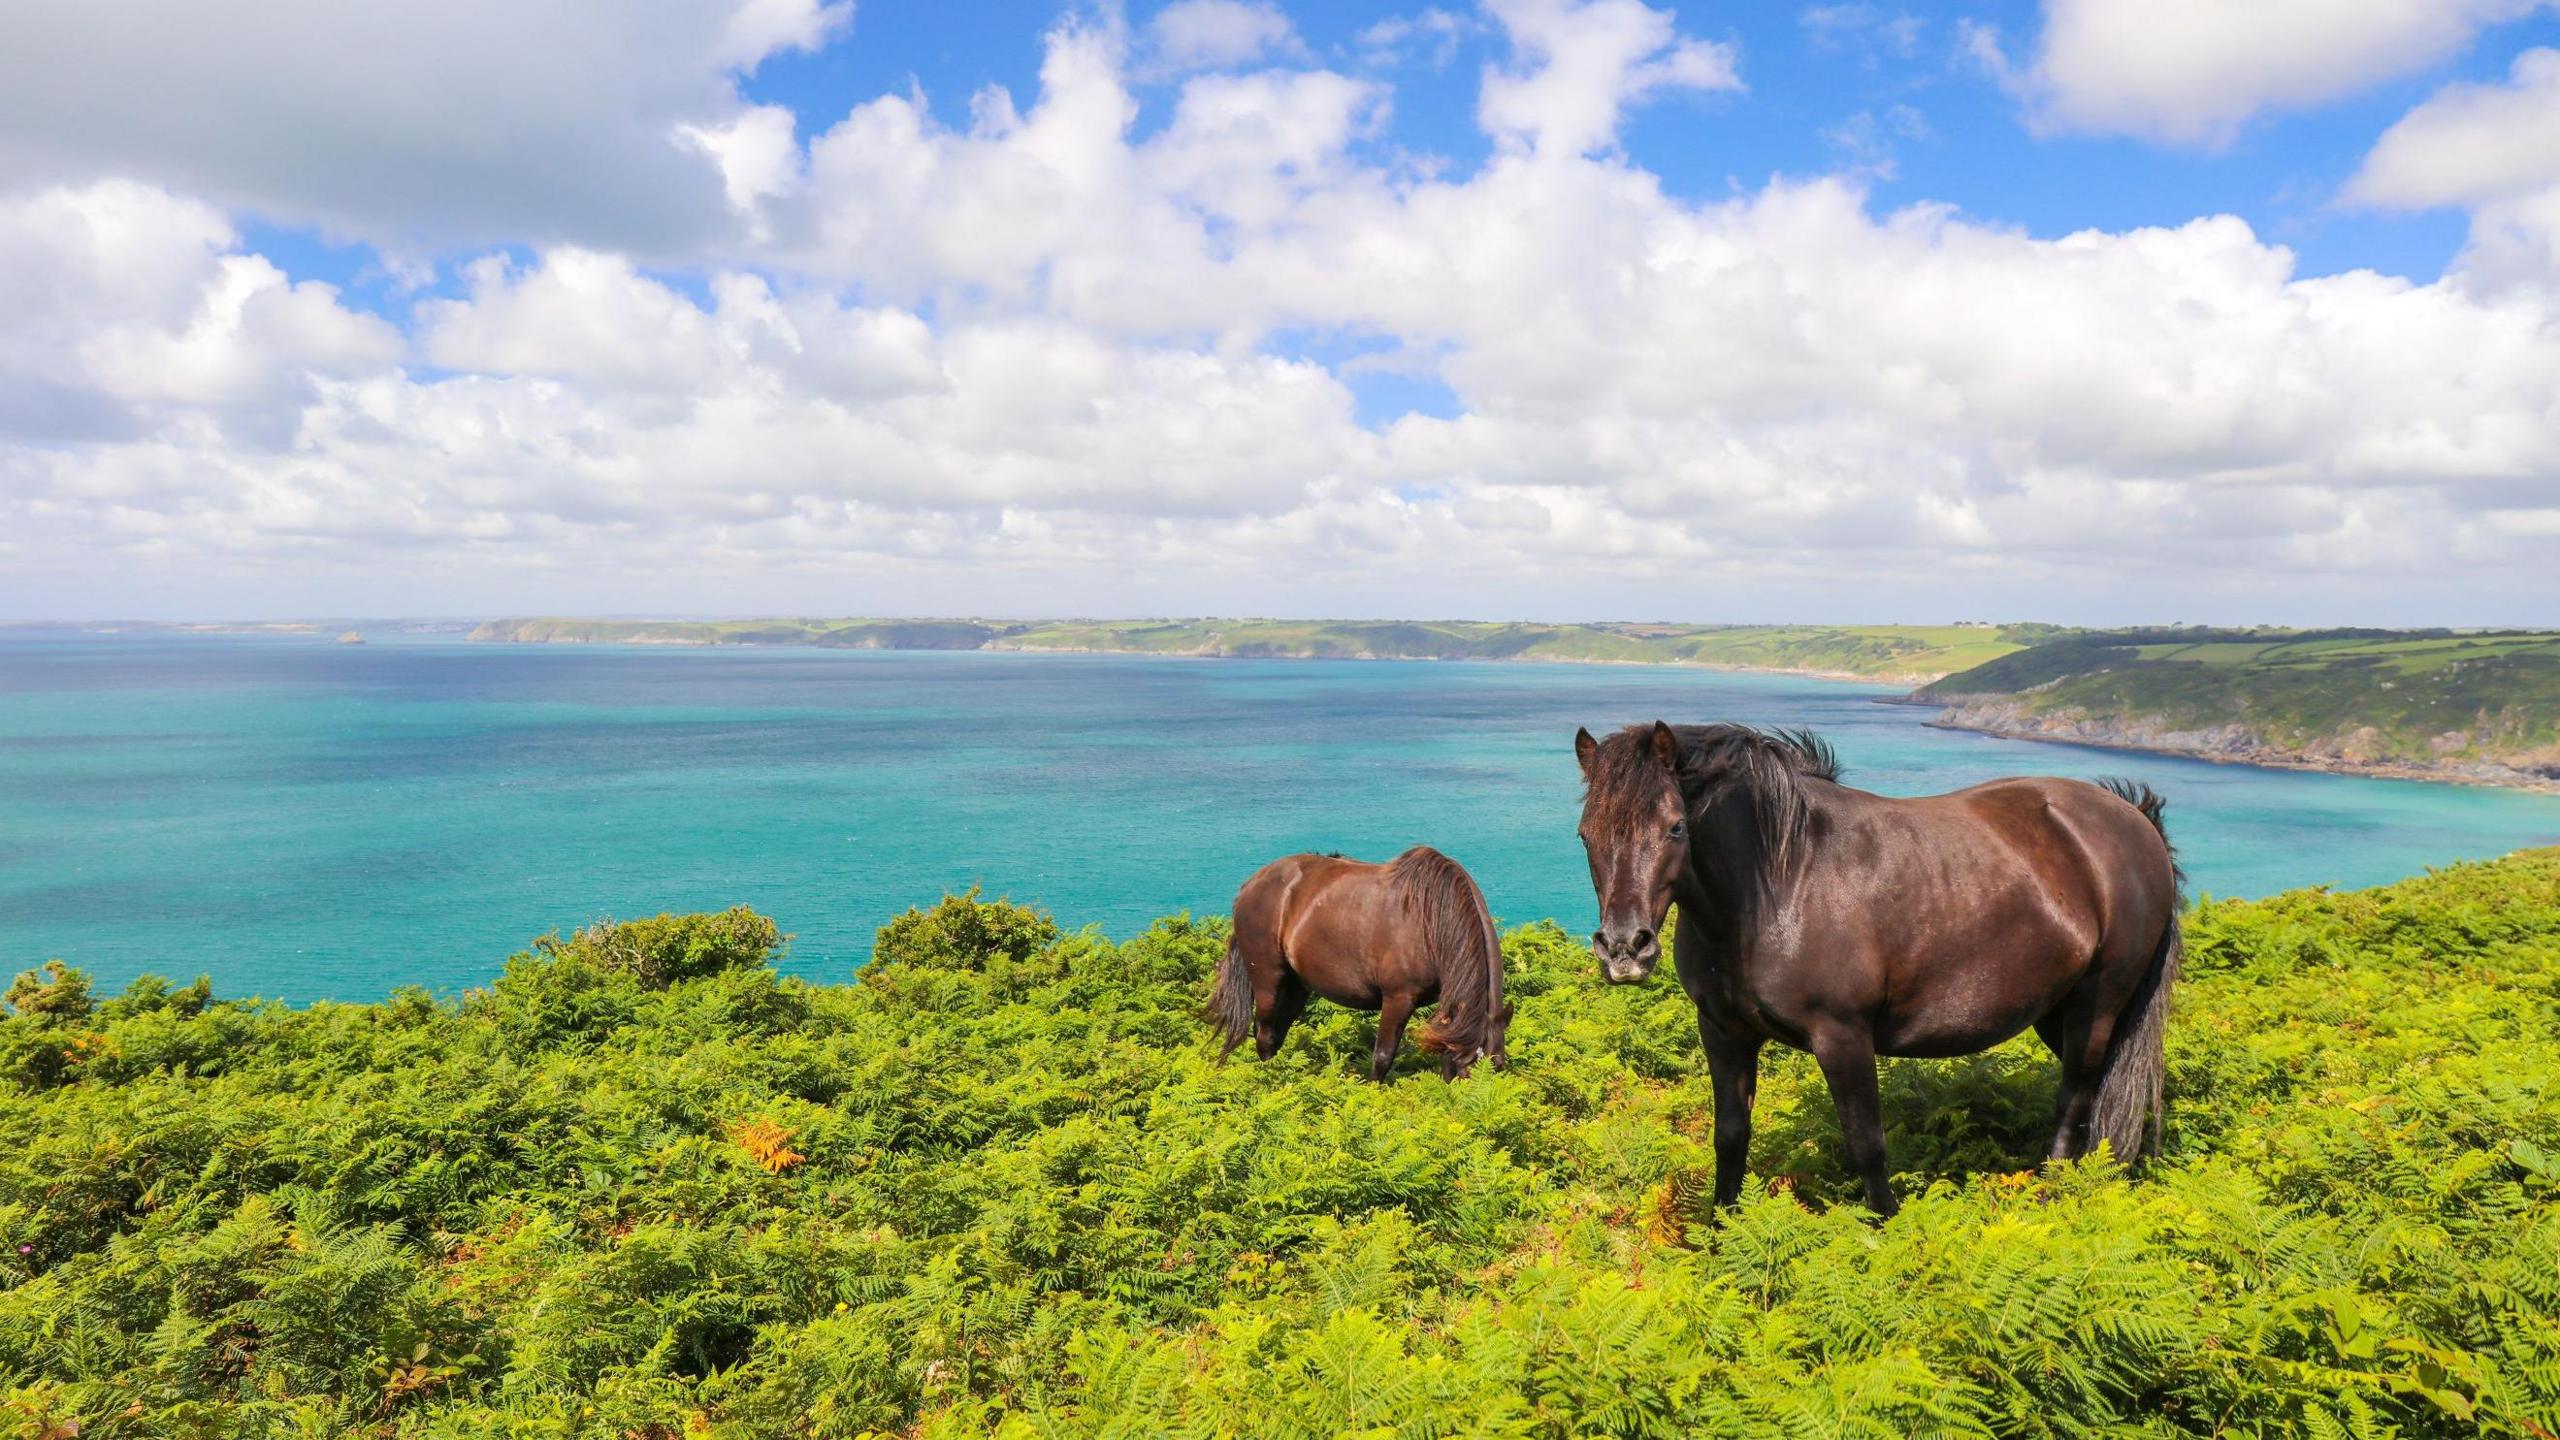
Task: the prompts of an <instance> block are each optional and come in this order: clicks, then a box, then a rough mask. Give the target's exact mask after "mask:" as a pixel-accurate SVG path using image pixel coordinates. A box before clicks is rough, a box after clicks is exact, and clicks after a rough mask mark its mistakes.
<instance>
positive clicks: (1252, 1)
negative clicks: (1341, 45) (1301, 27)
mask: <svg viewBox="0 0 2560 1440" xmlns="http://www.w3.org/2000/svg"><path fill="white" fill-rule="evenodd" d="M1147 39H1148V44H1149V46H1150V48H1151V51H1152V57H1151V58H1152V60H1153V62H1154V64H1155V65H1156V66H1157V67H1159V68H1160V69H1162V70H1165V71H1168V72H1172V73H1176V74H1179V73H1181V72H1183V71H1186V70H1224V69H1233V68H1235V67H1238V66H1243V65H1250V64H1252V63H1254V62H1255V61H1258V60H1264V59H1268V58H1273V57H1282V56H1299V55H1304V54H1305V53H1306V45H1305V44H1304V42H1302V41H1300V40H1299V39H1298V28H1297V26H1295V25H1294V24H1292V23H1290V20H1289V17H1288V16H1286V15H1284V14H1282V13H1281V12H1280V7H1279V6H1277V5H1272V4H1268V3H1264V0H1174V3H1173V4H1170V5H1167V6H1166V7H1164V8H1163V9H1162V10H1159V11H1157V12H1156V15H1155V18H1154V19H1153V20H1150V21H1148V22H1147Z"/></svg>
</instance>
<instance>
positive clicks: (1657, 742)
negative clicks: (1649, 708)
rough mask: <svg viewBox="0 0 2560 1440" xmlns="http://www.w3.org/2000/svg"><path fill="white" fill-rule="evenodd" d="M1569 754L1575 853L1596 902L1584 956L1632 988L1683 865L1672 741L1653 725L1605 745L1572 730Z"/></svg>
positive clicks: (1684, 833) (1684, 824) (1683, 829)
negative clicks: (1577, 820)
mask: <svg viewBox="0 0 2560 1440" xmlns="http://www.w3.org/2000/svg"><path fill="white" fill-rule="evenodd" d="M1573 752H1574V754H1575V756H1576V757H1577V758H1579V759H1580V760H1581V761H1582V779H1583V795H1582V848H1583V851H1584V853H1585V854H1587V855H1588V856H1589V857H1590V860H1591V889H1592V891H1593V893H1595V894H1596V895H1598V897H1599V899H1600V929H1599V931H1598V932H1597V933H1596V934H1594V935H1593V936H1592V937H1591V951H1592V953H1593V954H1594V955H1597V956H1599V957H1600V973H1601V974H1602V975H1605V976H1607V977H1608V978H1609V980H1610V982H1611V983H1613V984H1618V985H1632V984H1634V983H1636V982H1637V981H1639V980H1642V979H1644V978H1645V977H1646V976H1648V975H1651V974H1652V973H1653V967H1654V963H1655V962H1656V961H1658V960H1660V959H1661V958H1662V919H1663V916H1664V915H1666V914H1668V913H1669V912H1670V909H1671V887H1672V884H1673V882H1675V881H1677V880H1678V879H1679V878H1680V872H1681V870H1682V869H1683V868H1684V867H1685V866H1686V865H1687V864H1688V863H1689V827H1688V821H1689V811H1688V805H1687V803H1686V802H1685V801H1684V800H1683V799H1682V798H1681V794H1680V742H1679V739H1678V737H1676V736H1674V735H1673V734H1672V733H1671V727H1670V726H1668V725H1665V724H1663V723H1662V722H1661V721H1659V720H1657V721H1655V722H1654V723H1653V726H1652V728H1651V729H1646V728H1644V727H1642V726H1630V727H1628V728H1627V729H1624V730H1621V731H1619V732H1618V733H1617V734H1615V735H1612V736H1610V737H1609V738H1608V739H1607V740H1594V739H1592V738H1591V732H1590V731H1588V730H1582V731H1577V732H1576V733H1575V735H1574V737H1573Z"/></svg>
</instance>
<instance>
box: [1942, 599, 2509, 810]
mask: <svg viewBox="0 0 2560 1440" xmlns="http://www.w3.org/2000/svg"><path fill="white" fill-rule="evenodd" d="M1920 693H1921V695H1922V696H1923V697H1924V698H1936V699H1943V700H1950V701H1953V700H1957V699H1961V698H1965V697H1977V698H1978V697H2002V698H2005V699H2009V700H2012V701H2014V702H2015V704H2016V705H2017V706H2018V707H2019V708H2020V709H2021V710H2022V711H2024V712H2025V713H2026V714H2028V715H2030V716H2053V715H2085V716H2088V717H2090V718H2092V719H2094V720H2097V721H2100V722H2103V723H2107V724H2114V725H2119V726H2132V725H2141V726H2149V727H2154V728H2156V729H2170V730H2185V731H2203V730H2211V729H2214V728H2216V727H2223V726H2229V727H2236V728H2237V729H2238V730H2240V731H2243V732H2245V733H2246V735H2247V736H2248V737H2249V739H2250V742H2251V743H2254V744H2257V745H2262V746H2267V747H2271V748H2274V749H2279V750H2283V751H2287V752H2291V753H2295V754H2301V755H2308V756H2337V757H2340V758H2346V759H2352V760H2363V761H2382V762H2403V763H2417V764H2431V763H2445V762H2463V761H2485V762H2489V763H2492V764H2498V765H2503V766H2509V767H2513V768H2515V769H2517V770H2519V771H2521V772H2524V773H2525V774H2527V775H2537V774H2539V775H2547V776H2551V777H2555V778H2560V635H2555V634H2552V633H2549V632H2539V631H2509V632H2479V633H2461V632H2451V631H2369V630H2333V631H2252V630H2206V629H2177V630H2127V631H2109V632H2082V633H2076V634H2070V635H2064V636H2059V637H2056V638H2054V639H2052V640H2050V641H2048V642H2046V643H2044V644H2040V645H2038V646H2036V647H2035V648H2033V649H2029V650H2022V651H2017V652H2013V653H2011V654H2008V655H2005V656H2000V657H1997V658H1994V659H1992V660H1990V661H1988V662H1986V663H1984V664H1982V665H1980V666H1977V667H1975V668H1973V669H1971V670H1966V671H1962V672H1960V673H1956V674H1952V675H1949V676H1947V677H1946V678H1945V679H1943V680H1940V681H1938V682H1936V683H1935V684H1933V685H1931V686H1929V687H1927V688H1926V689H1924V690H1923V691H1921V692H1920Z"/></svg>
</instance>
